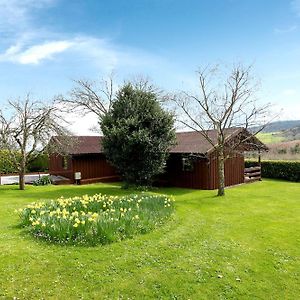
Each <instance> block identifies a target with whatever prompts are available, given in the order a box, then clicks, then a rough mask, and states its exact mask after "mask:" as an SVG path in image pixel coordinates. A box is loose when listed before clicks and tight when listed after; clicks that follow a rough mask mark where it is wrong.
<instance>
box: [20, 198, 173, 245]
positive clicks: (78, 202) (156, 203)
mask: <svg viewBox="0 0 300 300" xmlns="http://www.w3.org/2000/svg"><path fill="white" fill-rule="evenodd" d="M173 210H174V204H173V200H171V199H170V198H168V197H167V196H164V195H159V196H156V195H147V194H142V195H131V196H123V197H117V196H106V195H101V194H97V195H94V196H87V195H85V196H83V197H74V198H63V197H61V198H59V199H57V200H52V201H49V202H39V203H32V204H30V205H28V206H27V207H26V208H24V209H20V210H19V215H20V218H21V224H22V225H23V226H25V227H27V228H29V230H30V232H31V233H32V234H33V235H34V236H36V237H38V238H42V239H46V240H48V241H51V242H56V243H62V244H86V245H96V244H107V243H111V242H115V241H119V240H123V239H125V238H131V237H133V236H134V235H136V234H139V233H146V232H148V231H150V230H152V229H153V228H155V227H156V226H158V225H160V224H162V223H163V222H164V221H165V220H166V219H167V218H168V217H169V216H170V215H171V213H172V212H173Z"/></svg>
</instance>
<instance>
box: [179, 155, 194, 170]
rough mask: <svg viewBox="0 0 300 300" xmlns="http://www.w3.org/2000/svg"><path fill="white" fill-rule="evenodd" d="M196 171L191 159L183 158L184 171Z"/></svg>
mask: <svg viewBox="0 0 300 300" xmlns="http://www.w3.org/2000/svg"><path fill="white" fill-rule="evenodd" d="M193 170H194V163H193V160H192V159H191V158H190V157H183V158H182V171H189V172H191V171H193Z"/></svg>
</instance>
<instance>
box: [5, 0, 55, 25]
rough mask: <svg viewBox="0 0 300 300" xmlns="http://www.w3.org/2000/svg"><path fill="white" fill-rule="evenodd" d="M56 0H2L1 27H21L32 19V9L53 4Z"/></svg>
mask: <svg viewBox="0 0 300 300" xmlns="http://www.w3.org/2000/svg"><path fill="white" fill-rule="evenodd" d="M54 2H55V0H0V28H1V29H4V28H6V29H7V27H8V26H12V27H21V26H25V25H26V23H27V22H29V21H30V19H31V16H32V11H33V10H36V9H41V8H44V7H48V6H49V5H52V4H53V3H54Z"/></svg>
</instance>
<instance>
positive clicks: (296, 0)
mask: <svg viewBox="0 0 300 300" xmlns="http://www.w3.org/2000/svg"><path fill="white" fill-rule="evenodd" d="M291 7H292V10H293V11H294V12H295V13H296V14H297V15H298V16H299V17H300V0H293V1H291Z"/></svg>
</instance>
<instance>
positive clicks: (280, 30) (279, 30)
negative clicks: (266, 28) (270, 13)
mask: <svg viewBox="0 0 300 300" xmlns="http://www.w3.org/2000/svg"><path fill="white" fill-rule="evenodd" d="M297 29H298V26H297V25H292V26H289V27H285V28H275V29H274V33H276V34H285V33H290V32H293V31H295V30H297Z"/></svg>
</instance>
